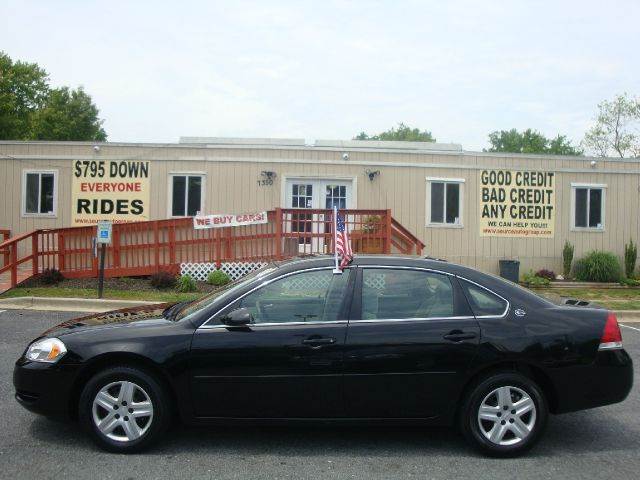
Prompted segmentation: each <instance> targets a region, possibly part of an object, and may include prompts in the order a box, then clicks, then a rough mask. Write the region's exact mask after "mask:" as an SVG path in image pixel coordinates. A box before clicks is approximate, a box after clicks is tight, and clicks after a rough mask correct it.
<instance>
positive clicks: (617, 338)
mask: <svg viewBox="0 0 640 480" xmlns="http://www.w3.org/2000/svg"><path fill="white" fill-rule="evenodd" d="M617 348H622V334H621V333H620V326H619V325H618V319H617V318H616V314H615V313H613V312H609V314H608V315H607V323H605V324H604V331H603V332H602V337H601V338H600V347H598V350H615V349H617Z"/></svg>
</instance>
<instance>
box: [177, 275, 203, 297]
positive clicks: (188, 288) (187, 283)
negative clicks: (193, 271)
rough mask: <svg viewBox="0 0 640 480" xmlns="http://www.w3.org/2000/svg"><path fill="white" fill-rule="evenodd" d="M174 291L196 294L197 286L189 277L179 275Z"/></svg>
mask: <svg viewBox="0 0 640 480" xmlns="http://www.w3.org/2000/svg"><path fill="white" fill-rule="evenodd" d="M176 290H177V291H178V292H181V293H187V292H196V291H197V290H198V286H197V285H196V281H195V280H194V279H193V277H192V276H191V275H181V276H180V277H178V281H177V283H176Z"/></svg>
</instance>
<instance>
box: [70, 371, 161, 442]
mask: <svg viewBox="0 0 640 480" xmlns="http://www.w3.org/2000/svg"><path fill="white" fill-rule="evenodd" d="M78 408H79V412H78V417H79V420H80V423H81V425H82V426H83V428H84V429H85V430H86V431H87V432H88V433H89V435H90V436H91V438H92V439H93V440H94V442H95V443H96V444H97V445H98V446H99V447H101V448H103V449H105V450H107V451H110V452H118V453H132V452H138V451H141V450H143V449H145V448H147V447H148V446H150V445H151V444H152V443H153V442H155V441H156V440H158V438H160V437H161V436H162V434H163V433H164V432H165V430H166V429H167V427H168V426H169V424H170V423H171V407H170V404H169V397H168V395H167V393H166V391H165V389H164V388H163V387H162V384H161V383H160V382H159V381H158V380H157V379H156V378H155V377H154V376H153V375H151V374H150V373H148V372H146V371H144V370H141V369H139V368H134V367H129V366H116V367H111V368H107V369H105V370H102V371H100V372H98V373H97V374H95V375H94V376H93V377H92V378H91V379H90V380H89V381H88V382H87V384H86V385H85V387H84V389H83V390H82V393H81V395H80V401H79V404H78Z"/></svg>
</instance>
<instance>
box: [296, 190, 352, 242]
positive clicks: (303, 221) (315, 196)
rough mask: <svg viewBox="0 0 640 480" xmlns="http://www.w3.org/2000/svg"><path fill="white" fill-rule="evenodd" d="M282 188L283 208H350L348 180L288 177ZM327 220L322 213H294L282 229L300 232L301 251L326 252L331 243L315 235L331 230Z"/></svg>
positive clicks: (350, 197)
mask: <svg viewBox="0 0 640 480" xmlns="http://www.w3.org/2000/svg"><path fill="white" fill-rule="evenodd" d="M285 188H286V198H285V201H286V203H285V208H305V209H316V210H325V209H329V210H330V209H333V207H334V206H336V207H338V208H339V209H346V208H353V207H352V190H353V183H352V181H351V180H331V179H287V182H286V186H285ZM330 220H331V219H330V217H329V216H326V215H325V214H324V213H318V212H316V213H294V214H291V217H290V222H287V223H286V224H285V228H288V229H289V231H291V232H299V233H302V235H301V236H300V238H299V239H298V245H299V246H298V251H299V252H300V253H329V249H330V248H331V246H330V242H327V241H325V238H324V237H323V236H320V235H318V234H325V233H331V222H330ZM304 234H309V235H308V236H305V235H304Z"/></svg>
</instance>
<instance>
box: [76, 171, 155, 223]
mask: <svg viewBox="0 0 640 480" xmlns="http://www.w3.org/2000/svg"><path fill="white" fill-rule="evenodd" d="M149 171H150V162H149V161H146V160H145V161H140V160H74V161H73V168H72V173H71V174H72V178H73V180H72V186H71V198H72V202H73V204H72V220H73V224H74V225H87V224H95V223H97V222H98V221H100V220H108V221H110V222H113V223H127V222H138V221H144V220H149V189H150V182H149Z"/></svg>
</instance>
